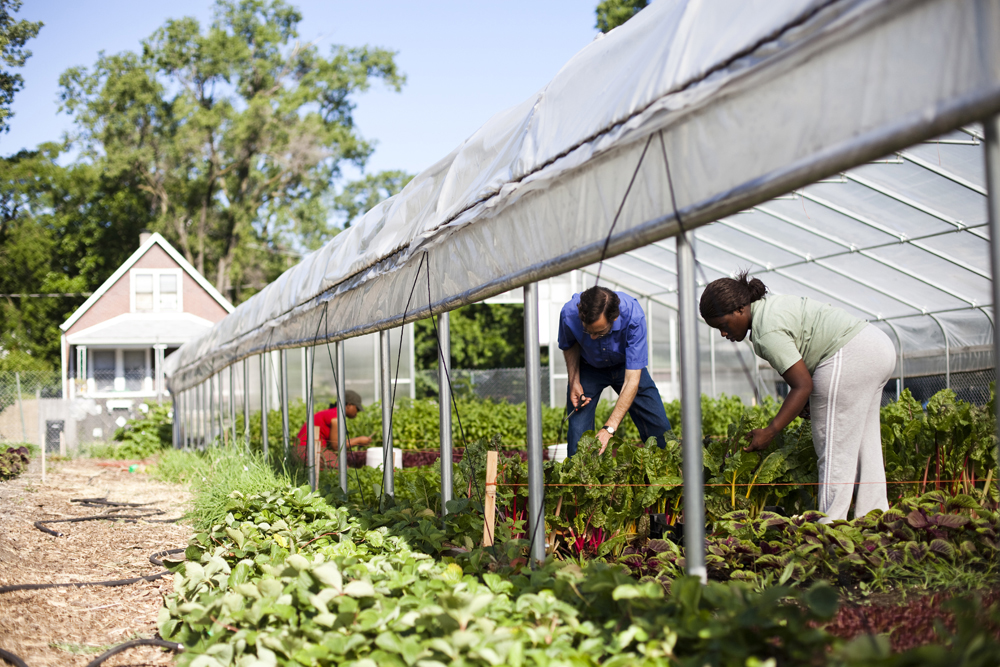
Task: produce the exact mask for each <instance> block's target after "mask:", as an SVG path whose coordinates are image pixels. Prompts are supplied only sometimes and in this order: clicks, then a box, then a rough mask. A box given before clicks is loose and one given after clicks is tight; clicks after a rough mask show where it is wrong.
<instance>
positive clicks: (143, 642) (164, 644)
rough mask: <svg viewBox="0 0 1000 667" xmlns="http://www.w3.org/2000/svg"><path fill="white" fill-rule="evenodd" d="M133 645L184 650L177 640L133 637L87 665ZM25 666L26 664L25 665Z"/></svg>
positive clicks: (101, 660) (90, 666)
mask: <svg viewBox="0 0 1000 667" xmlns="http://www.w3.org/2000/svg"><path fill="white" fill-rule="evenodd" d="M135 646H159V647H161V648H166V649H170V650H171V651H174V652H180V651H183V650H184V644H178V643H177V642H168V641H166V640H163V639H158V638H156V637H154V638H152V639H133V640H132V641H127V642H125V643H124V644H119V645H118V646H115V647H114V648H112V649H109V650H107V651H105V652H104V653H102V654H100V655H99V656H97V657H96V658H94V659H93V660H91V661H90V662H88V663H87V667H97V666H98V665H100V664H101V663H102V662H104V661H105V660H107V659H108V658H110V657H111V656H113V655H116V654H118V653H121V652H122V651H127V650H129V649H130V648H133V647H135ZM25 667H27V665H25Z"/></svg>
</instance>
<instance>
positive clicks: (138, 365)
mask: <svg viewBox="0 0 1000 667" xmlns="http://www.w3.org/2000/svg"><path fill="white" fill-rule="evenodd" d="M122 362H123V367H124V371H125V391H142V381H143V380H144V379H145V378H146V351H145V350H125V351H124V352H123V354H122Z"/></svg>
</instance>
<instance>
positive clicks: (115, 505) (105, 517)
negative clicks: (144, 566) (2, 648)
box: [0, 498, 184, 594]
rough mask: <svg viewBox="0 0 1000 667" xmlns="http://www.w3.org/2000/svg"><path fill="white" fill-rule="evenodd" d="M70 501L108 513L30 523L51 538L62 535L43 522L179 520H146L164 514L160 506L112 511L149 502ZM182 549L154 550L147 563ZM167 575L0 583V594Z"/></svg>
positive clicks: (159, 561) (124, 582) (124, 583)
mask: <svg viewBox="0 0 1000 667" xmlns="http://www.w3.org/2000/svg"><path fill="white" fill-rule="evenodd" d="M70 502H75V503H80V504H81V505H82V506H84V507H108V508H110V509H109V510H108V512H109V513H108V514H98V515H95V516H81V517H76V518H73V519H48V520H42V521H35V522H34V526H35V528H37V529H38V530H40V531H42V532H43V533H47V534H49V535H52V536H54V537H64V536H65V534H64V533H60V532H59V531H56V530H52V529H51V528H49V527H48V526H47V525H46V524H49V523H79V522H82V521H124V522H126V523H138V522H139V521H146V522H148V523H173V522H175V521H179V520H180V519H179V518H177V519H147V518H146V517H149V516H156V515H159V514H164V512H163V510H160V509H153V508H151V509H149V510H146V511H145V512H144V513H143V514H132V515H128V516H121V515H118V514H114V512H117V511H125V510H134V509H135V508H136V507H143V506H146V505H150V504H152V503H119V502H114V501H109V500H108V499H107V498H71V499H70ZM183 552H184V549H167V550H166V551H158V552H156V553H154V554H153V555H151V556H150V557H149V562H151V563H152V564H154V565H159V566H161V567H162V566H163V561H162V558H164V557H165V556H169V555H172V554H177V553H183ZM167 574H170V572H169V571H167V570H164V571H163V572H157V573H156V574H149V575H146V576H144V577H133V578H130V579H114V580H109V581H69V582H65V583H56V584H13V585H11V586H0V594H3V593H12V592H14V591H37V590H43V589H46V588H64V587H67V586H73V587H75V588H81V587H83V586H128V585H130V584H135V583H138V582H140V581H156V580H157V579H159V578H161V577H163V576H164V575H167Z"/></svg>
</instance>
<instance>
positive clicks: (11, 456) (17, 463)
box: [0, 447, 31, 480]
mask: <svg viewBox="0 0 1000 667" xmlns="http://www.w3.org/2000/svg"><path fill="white" fill-rule="evenodd" d="M30 460H31V459H30V458H29V456H28V448H27V447H5V448H4V449H3V451H0V480H7V479H14V478H15V477H17V476H18V475H20V474H21V473H22V472H24V470H25V468H27V467H28V462H29V461H30Z"/></svg>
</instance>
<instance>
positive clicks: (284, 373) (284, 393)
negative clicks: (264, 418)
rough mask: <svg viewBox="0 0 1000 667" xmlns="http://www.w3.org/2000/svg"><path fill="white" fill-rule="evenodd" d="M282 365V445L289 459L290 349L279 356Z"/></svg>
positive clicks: (285, 455) (285, 457) (282, 351)
mask: <svg viewBox="0 0 1000 667" xmlns="http://www.w3.org/2000/svg"><path fill="white" fill-rule="evenodd" d="M278 365H279V366H280V367H281V446H282V447H283V448H284V454H283V456H282V460H283V461H288V350H284V349H283V350H281V354H280V356H279V357H278Z"/></svg>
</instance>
